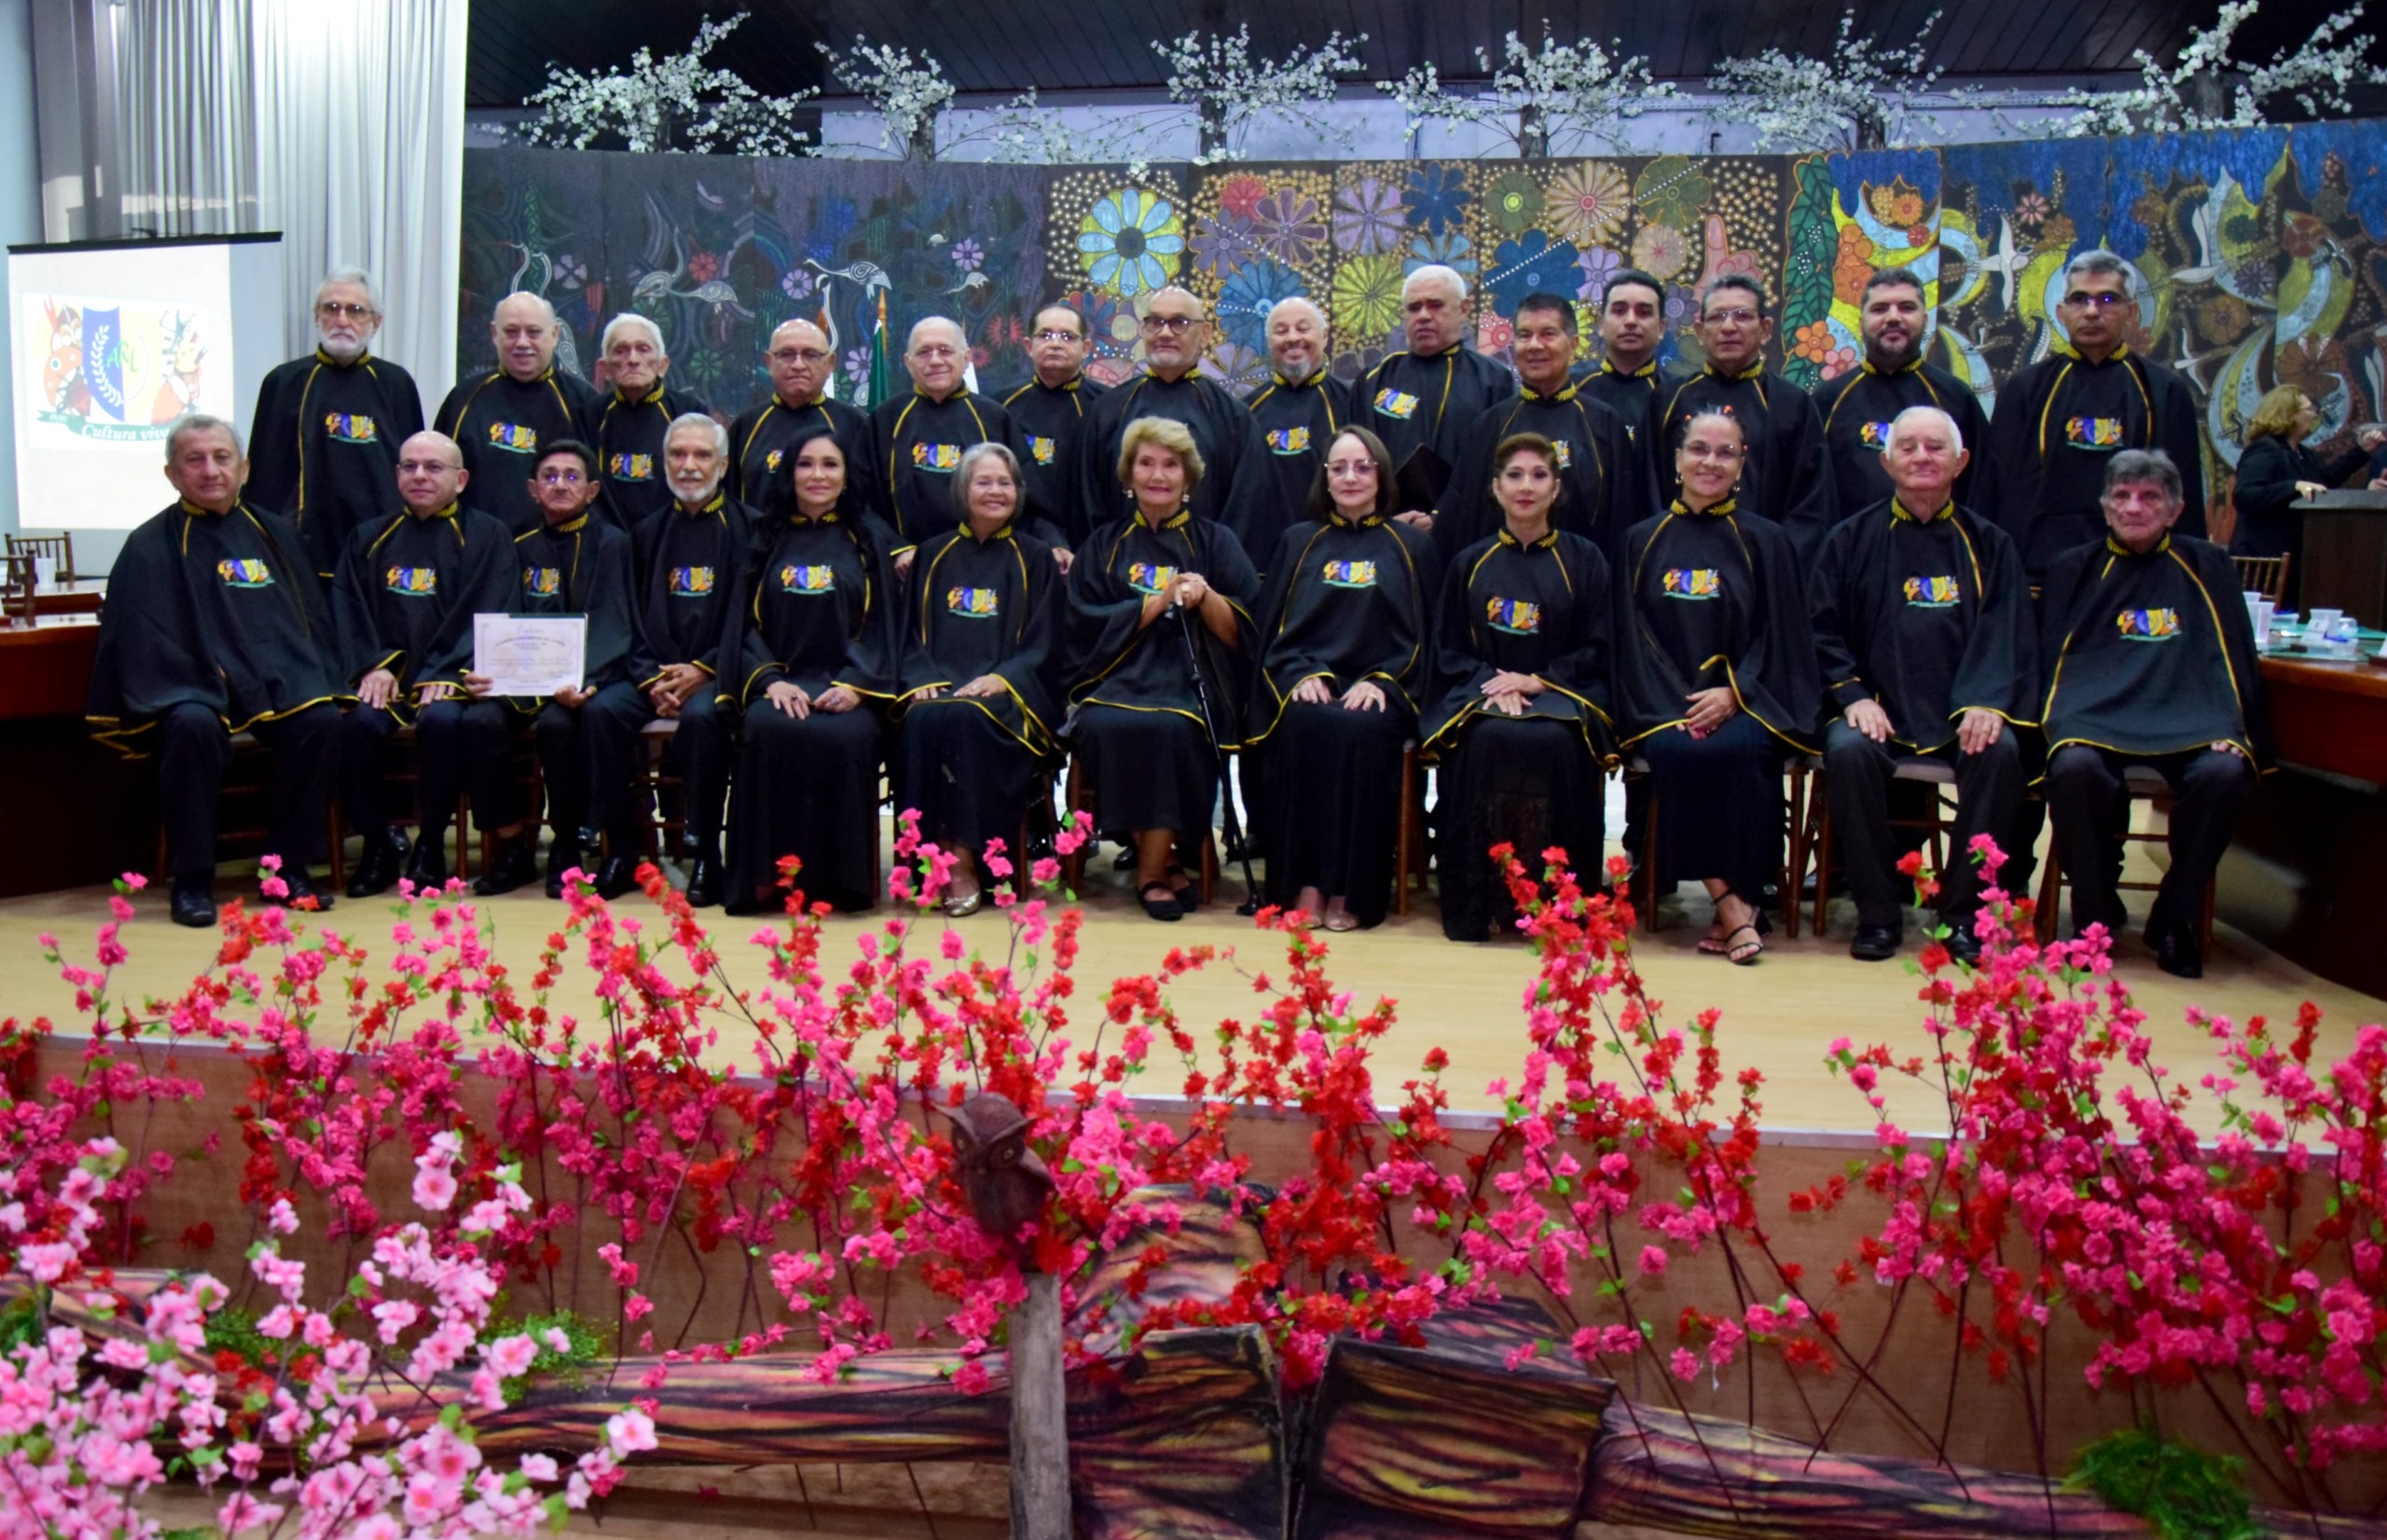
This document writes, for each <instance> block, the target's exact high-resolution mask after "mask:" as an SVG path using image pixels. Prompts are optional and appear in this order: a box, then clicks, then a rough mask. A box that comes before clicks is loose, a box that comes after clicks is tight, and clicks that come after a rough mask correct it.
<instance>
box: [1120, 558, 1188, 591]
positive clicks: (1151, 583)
mask: <svg viewBox="0 0 2387 1540" xmlns="http://www.w3.org/2000/svg"><path fill="white" fill-rule="evenodd" d="M1176 581H1177V569H1176V568H1174V567H1160V566H1155V565H1153V564H1152V562H1149V561H1131V562H1129V563H1128V564H1127V586H1128V587H1130V588H1133V589H1134V590H1136V592H1138V593H1139V594H1161V593H1166V592H1167V591H1168V585H1169V584H1172V583H1175V582H1176Z"/></svg>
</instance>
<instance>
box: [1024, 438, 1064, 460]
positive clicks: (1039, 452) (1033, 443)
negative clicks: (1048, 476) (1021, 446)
mask: <svg viewBox="0 0 2387 1540" xmlns="http://www.w3.org/2000/svg"><path fill="white" fill-rule="evenodd" d="M1059 452H1060V446H1059V445H1057V444H1056V443H1054V442H1053V441H1052V440H1051V439H1049V438H1038V437H1037V436H1036V435H1035V434H1033V433H1030V434H1028V458H1029V459H1030V460H1033V461H1036V463H1037V464H1039V465H1050V464H1052V463H1053V457H1054V456H1055V455H1056V454H1058V453H1059Z"/></svg>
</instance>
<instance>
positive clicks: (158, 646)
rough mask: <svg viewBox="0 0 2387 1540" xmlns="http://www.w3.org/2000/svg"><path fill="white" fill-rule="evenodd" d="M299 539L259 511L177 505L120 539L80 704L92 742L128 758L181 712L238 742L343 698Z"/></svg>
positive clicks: (143, 750)
mask: <svg viewBox="0 0 2387 1540" xmlns="http://www.w3.org/2000/svg"><path fill="white" fill-rule="evenodd" d="M332 637H333V632H332V629H331V622H330V617H329V615H328V614H327V613H326V612H325V609H324V598H323V590H322V587H321V586H320V585H319V584H317V582H316V580H315V571H314V563H313V562H312V561H310V560H309V559H308V557H307V556H306V547H305V546H304V545H303V544H302V543H300V541H299V539H298V532H297V530H296V529H292V528H291V527H290V525H289V523H288V522H287V521H285V520H283V518H281V517H279V516H276V515H273V514H270V513H268V512H266V511H264V510H263V509H259V508H253V507H251V506H249V505H248V504H247V503H236V504H235V505H234V506H233V507H232V508H231V509H230V511H228V512H227V513H222V514H211V513H209V512H207V511H206V510H205V509H202V508H200V507H197V506H195V505H194V504H192V503H189V502H183V501H181V500H180V499H177V500H176V501H175V502H174V503H173V505H172V507H169V508H167V509H165V510H164V511H163V512H161V513H159V514H157V515H155V516H152V517H150V518H148V519H146V520H145V521H143V523H142V524H141V525H140V526H139V527H137V528H136V529H133V531H132V533H131V534H130V535H128V536H126V537H125V542H124V549H123V551H122V552H120V553H119V554H118V555H117V558H116V566H115V567H114V568H113V569H111V570H110V571H109V573H108V604H107V608H106V610H105V611H103V612H102V615H101V619H100V645H99V653H98V655H97V656H96V657H95V658H94V660H93V662H92V665H91V679H90V686H89V687H88V689H87V690H86V692H85V696H84V718H85V721H86V722H88V723H89V724H90V733H91V736H92V737H93V738H95V739H97V740H98V741H99V742H101V743H103V744H106V745H107V746H108V747H109V748H111V749H117V750H118V751H119V752H121V753H123V754H125V755H127V756H128V757H130V758H134V759H142V758H146V757H147V756H148V755H149V754H150V753H151V752H153V751H154V750H153V749H152V748H151V747H150V746H151V744H152V742H153V741H154V740H153V739H152V738H151V737H150V736H149V735H150V734H151V732H152V731H153V730H154V729H155V728H156V727H157V725H158V719H159V717H160V716H162V715H164V714H165V713H166V712H167V711H170V710H172V708H175V707H177V706H185V705H196V706H204V707H206V708H208V709H209V710H211V711H213V712H214V713H215V714H216V715H217V716H218V717H220V718H222V719H223V722H224V726H225V730H226V731H227V732H231V733H237V732H241V731H242V730H243V729H245V728H248V727H252V726H255V724H256V723H258V722H270V721H273V720H274V719H275V718H278V717H286V716H290V715H292V714H294V713H296V712H298V711H303V710H305V709H306V708H308V707H310V706H314V705H318V704H321V703H324V702H328V701H335V700H338V699H342V698H344V697H345V696H346V694H347V691H346V690H345V689H344V688H343V687H342V686H341V684H340V682H339V679H338V672H339V662H338V648H337V646H336V645H334V643H333V641H332Z"/></svg>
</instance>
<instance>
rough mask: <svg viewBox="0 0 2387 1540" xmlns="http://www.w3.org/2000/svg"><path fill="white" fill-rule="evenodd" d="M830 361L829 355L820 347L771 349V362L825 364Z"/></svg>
mask: <svg viewBox="0 0 2387 1540" xmlns="http://www.w3.org/2000/svg"><path fill="white" fill-rule="evenodd" d="M828 361H829V355H828V354H827V353H824V352H822V351H821V350H820V349H818V348H774V349H772V350H771V362H772V363H774V364H825V363H827V362H828Z"/></svg>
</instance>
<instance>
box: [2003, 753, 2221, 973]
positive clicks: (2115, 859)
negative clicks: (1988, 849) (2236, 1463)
mask: <svg viewBox="0 0 2387 1540" xmlns="http://www.w3.org/2000/svg"><path fill="white" fill-rule="evenodd" d="M2132 764H2144V765H2148V766H2150V767H2152V768H2153V769H2154V770H2155V771H2157V772H2158V773H2159V774H2160V775H2161V776H2162V777H2163V779H2164V781H2165V783H2166V784H2167V785H2169V786H2170V787H2171V788H2172V819H2171V834H2172V869H2171V870H2170V871H2169V872H2166V873H2164V874H2163V883H2162V886H2161V887H2159V889H2158V890H2157V892H2156V894H2155V903H2154V906H2153V907H2152V908H2150V909H2149V910H2148V911H2147V912H2146V933H2147V934H2148V935H2149V936H2152V937H2159V936H2161V935H2162V934H2164V932H2165V931H2166V930H2167V929H2169V928H2173V927H2176V926H2194V925H2195V924H2196V923H2197V921H2198V920H2199V918H2200V917H2201V914H2202V912H2203V908H2204V886H2205V884H2206V883H2208V882H2210V881H2211V880H2212V879H2213V873H2214V870H2215V868H2216V867H2218V866H2219V865H2220V864H2221V853H2222V852H2223V851H2225V850H2227V849H2228V848H2229V833H2230V831H2231V830H2232V829H2234V828H2236V827H2237V823H2238V813H2239V809H2241V808H2242V807H2243V806H2244V805H2245V804H2246V799H2247V798H2248V797H2250V796H2252V795H2254V791H2255V779H2256V777H2255V767H2254V766H2253V765H2252V764H2249V763H2247V762H2246V761H2245V760H2244V759H2242V758H2241V757H2240V756H2239V755H2236V754H2233V753H2230V752H2228V750H2226V749H2189V750H2187V752H2186V753H2180V754H2124V753H2119V752H2117V751H2115V750H2113V749H2092V748H2090V747H2089V746H2088V745H2086V744H2078V743H2076V744H2069V745H2067V746H2065V747H2064V748H2063V749H2058V750H2057V751H2056V754H2055V757H2054V758H2053V759H2051V760H2049V762H2048V782H2047V798H2048V813H2049V817H2051V818H2054V820H2055V854H2056V858H2057V859H2059V860H2061V861H2063V874H2064V875H2065V876H2066V877H2068V878H2070V879H2071V882H2072V930H2073V934H2075V935H2078V934H2079V933H2080V932H2081V931H2083V930H2086V929H2088V928H2089V927H2090V926H2092V925H2103V926H2104V928H2105V929H2106V932H2107V933H2108V934H2111V935H2116V936H2118V935H2120V934H2121V931H2122V927H2123V925H2124V924H2125V923H2126V922H2127V920H2128V915H2127V914H2125V913H2124V912H2123V910H2122V899H2121V893H2120V892H2119V890H2118V887H2116V885H2117V884H2118V883H2119V882H2120V881H2121V874H2122V835H2123V833H2124V832H2126V831H2127V830H2128V829H2129V827H2130V793H2129V791H2127V790H2126V789H2125V788H2124V786H2123V784H2122V771H2123V769H2124V768H2125V767H2127V766H2129V765H2132Z"/></svg>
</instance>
